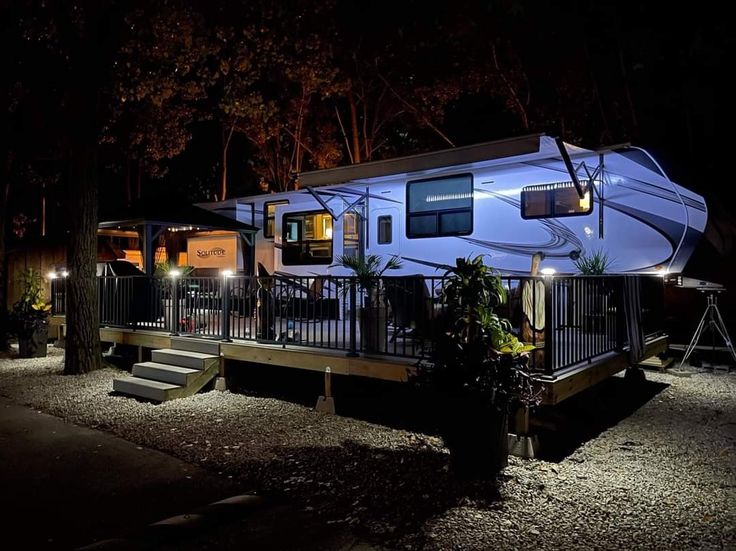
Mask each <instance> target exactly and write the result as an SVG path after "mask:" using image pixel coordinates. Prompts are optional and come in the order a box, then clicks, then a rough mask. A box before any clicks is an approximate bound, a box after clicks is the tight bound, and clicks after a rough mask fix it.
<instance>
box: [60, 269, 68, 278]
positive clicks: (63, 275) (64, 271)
mask: <svg viewBox="0 0 736 551" xmlns="http://www.w3.org/2000/svg"><path fill="white" fill-rule="evenodd" d="M61 277H69V272H68V271H67V270H62V271H61Z"/></svg>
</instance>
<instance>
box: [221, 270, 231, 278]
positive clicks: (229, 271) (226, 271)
mask: <svg viewBox="0 0 736 551" xmlns="http://www.w3.org/2000/svg"><path fill="white" fill-rule="evenodd" d="M220 275H222V277H233V271H232V270H222V271H221V272H220Z"/></svg>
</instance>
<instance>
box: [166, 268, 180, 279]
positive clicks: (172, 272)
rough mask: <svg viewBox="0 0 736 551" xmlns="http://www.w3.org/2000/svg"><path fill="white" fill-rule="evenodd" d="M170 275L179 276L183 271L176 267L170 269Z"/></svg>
mask: <svg viewBox="0 0 736 551" xmlns="http://www.w3.org/2000/svg"><path fill="white" fill-rule="evenodd" d="M169 275H170V276H171V277H179V276H180V275H181V271H179V270H177V269H176V268H174V269H173V270H169Z"/></svg>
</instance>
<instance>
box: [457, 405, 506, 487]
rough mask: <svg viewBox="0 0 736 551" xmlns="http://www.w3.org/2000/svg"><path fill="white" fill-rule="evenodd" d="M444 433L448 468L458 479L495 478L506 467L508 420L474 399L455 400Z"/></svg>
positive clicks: (492, 407) (490, 407)
mask: <svg viewBox="0 0 736 551" xmlns="http://www.w3.org/2000/svg"><path fill="white" fill-rule="evenodd" d="M452 402H454V404H453V407H452V411H451V412H450V414H449V416H448V417H447V418H446V423H445V426H444V429H443V439H444V441H445V445H446V446H447V448H448V449H449V450H450V467H451V469H452V471H453V473H454V474H455V476H456V477H458V478H464V479H472V480H485V479H492V478H494V477H495V476H496V475H497V474H498V473H499V472H501V471H502V470H503V469H504V468H505V467H506V466H507V465H508V457H509V442H508V433H509V418H508V413H507V412H506V411H505V410H502V411H499V410H498V409H497V408H495V407H494V406H492V405H491V404H488V403H487V402H483V401H481V400H479V399H477V398H475V397H469V396H464V397H456V398H455V399H454V400H452Z"/></svg>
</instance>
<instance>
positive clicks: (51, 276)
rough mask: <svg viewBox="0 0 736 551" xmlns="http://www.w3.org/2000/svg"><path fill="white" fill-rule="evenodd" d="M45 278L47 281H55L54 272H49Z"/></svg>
mask: <svg viewBox="0 0 736 551" xmlns="http://www.w3.org/2000/svg"><path fill="white" fill-rule="evenodd" d="M46 277H48V278H49V279H56V272H49V273H48V274H46Z"/></svg>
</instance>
